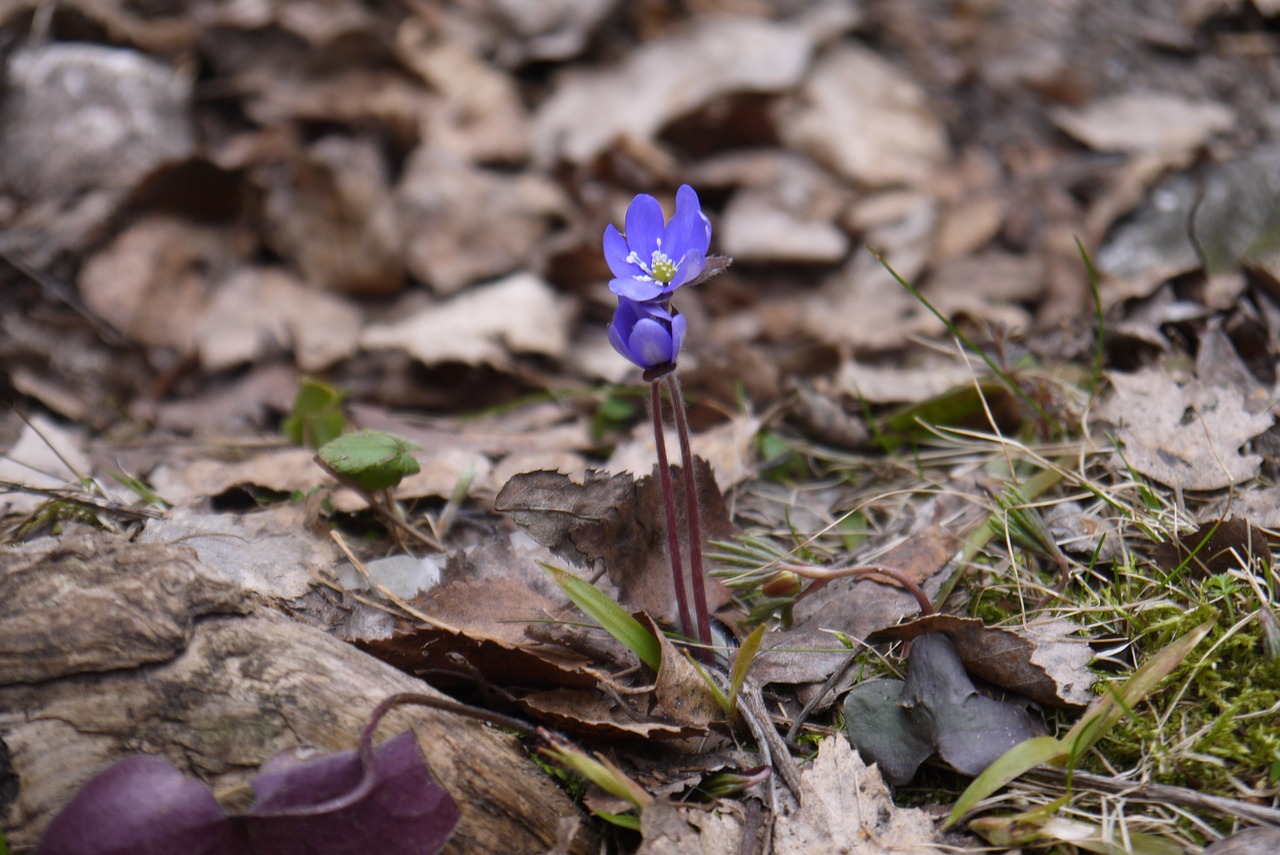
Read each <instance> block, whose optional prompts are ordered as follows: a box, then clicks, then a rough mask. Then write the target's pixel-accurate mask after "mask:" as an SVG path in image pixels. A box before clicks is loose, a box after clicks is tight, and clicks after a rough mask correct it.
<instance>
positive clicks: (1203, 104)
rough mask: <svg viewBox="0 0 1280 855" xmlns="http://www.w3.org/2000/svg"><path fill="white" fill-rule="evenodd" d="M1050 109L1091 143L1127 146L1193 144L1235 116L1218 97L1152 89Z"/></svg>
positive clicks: (1105, 148) (1059, 121) (1100, 146)
mask: <svg viewBox="0 0 1280 855" xmlns="http://www.w3.org/2000/svg"><path fill="white" fill-rule="evenodd" d="M1049 115H1050V116H1051V117H1052V118H1053V120H1054V122H1056V123H1057V124H1058V127H1060V128H1062V129H1063V130H1064V131H1066V132H1067V133H1069V134H1071V135H1072V136H1073V137H1075V138H1076V139H1078V140H1080V141H1081V142H1083V143H1084V144H1086V145H1088V146H1089V147H1090V148H1093V149H1096V150H1098V151H1127V152H1148V151H1166V150H1169V149H1187V148H1195V147H1196V146H1198V145H1201V144H1202V143H1204V142H1206V141H1207V140H1208V139H1209V138H1210V137H1212V136H1213V135H1214V134H1216V133H1221V132H1223V131H1227V130H1230V129H1231V128H1232V127H1234V126H1235V121H1236V117H1235V113H1234V112H1233V111H1232V110H1231V108H1230V107H1226V106H1224V105H1223V104H1222V103H1220V102H1218V101H1193V100H1191V99H1188V98H1184V97H1181V96H1178V95H1172V94H1162V93H1154V92H1142V93H1136V92H1135V93H1127V94H1124V95H1117V96H1116V97H1114V98H1106V99H1102V100H1099V101H1094V102H1092V103H1090V104H1088V105H1086V106H1084V107H1082V108H1080V109H1070V108H1066V107H1058V108H1055V109H1051V110H1050V111H1049Z"/></svg>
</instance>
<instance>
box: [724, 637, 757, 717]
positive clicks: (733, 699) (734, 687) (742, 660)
mask: <svg viewBox="0 0 1280 855" xmlns="http://www.w3.org/2000/svg"><path fill="white" fill-rule="evenodd" d="M762 638H764V624H760V625H759V626H758V627H756V628H755V629H754V630H752V632H751V634H750V635H748V636H747V640H746V641H744V642H742V646H741V647H739V648H738V655H737V656H735V657H733V668H732V669H730V671H729V710H728V712H729V714H730V715H733V708H734V707H735V706H737V703H738V692H739V691H740V690H741V689H742V684H743V683H745V682H746V680H747V672H748V671H750V670H751V663H752V662H754V661H755V658H756V651H758V650H759V649H760V639H762Z"/></svg>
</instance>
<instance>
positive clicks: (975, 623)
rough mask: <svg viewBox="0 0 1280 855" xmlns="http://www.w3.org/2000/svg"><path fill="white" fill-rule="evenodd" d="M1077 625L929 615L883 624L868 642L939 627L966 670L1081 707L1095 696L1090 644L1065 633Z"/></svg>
mask: <svg viewBox="0 0 1280 855" xmlns="http://www.w3.org/2000/svg"><path fill="white" fill-rule="evenodd" d="M1076 629H1077V628H1076V627H1075V626H1074V625H1073V624H1071V623H1069V622H1067V621H1053V622H1051V623H1048V624H1044V625H1042V626H1039V627H1024V628H1023V629H1022V631H1021V633H1019V632H1014V631H1012V630H1008V629H999V628H996V627H989V626H986V625H985V624H983V622H982V621H980V620H978V619H977V618H965V617H960V616H958V615H929V616H928V617H922V618H918V619H916V620H913V621H908V622H907V623H903V624H899V625H898V626H894V627H889V628H887V629H881V630H878V631H876V632H873V633H871V634H870V635H868V636H867V641H868V642H870V643H872V644H878V643H881V642H885V641H905V640H908V639H915V638H920V637H921V636H924V635H927V634H928V633H933V632H940V633H942V634H944V635H946V636H947V637H948V638H950V639H951V641H952V643H953V644H954V645H955V649H956V654H957V655H958V656H959V657H960V661H961V662H963V663H964V667H965V669H966V670H967V671H968V672H969V673H970V674H973V675H974V676H976V677H981V678H982V679H984V680H986V681H987V682H989V683H991V684H993V685H996V686H999V687H1000V688H1002V689H1008V690H1009V691H1010V692H1015V693H1017V694H1019V695H1022V696H1023V697H1026V698H1030V699H1031V700H1033V701H1038V702H1039V703H1042V704H1048V705H1050V706H1067V707H1081V706H1085V705H1087V704H1088V703H1089V701H1091V700H1092V699H1093V696H1092V694H1090V692H1089V687H1090V686H1091V685H1093V675H1092V674H1090V673H1089V670H1088V668H1087V667H1086V666H1087V665H1088V663H1089V661H1090V660H1091V659H1092V658H1093V650H1092V649H1091V648H1090V647H1089V645H1088V644H1085V643H1083V642H1082V641H1079V640H1073V639H1071V638H1069V637H1068V636H1070V634H1071V633H1073V632H1075V631H1076Z"/></svg>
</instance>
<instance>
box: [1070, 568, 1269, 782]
mask: <svg viewBox="0 0 1280 855" xmlns="http://www.w3.org/2000/svg"><path fill="white" fill-rule="evenodd" d="M1206 587H1207V586H1206ZM1206 587H1202V588H1201V589H1200V590H1201V591H1204V590H1205V589H1206ZM1208 610H1209V604H1208V603H1203V602H1202V603H1201V604H1200V606H1199V607H1198V608H1194V609H1190V610H1187V611H1185V612H1182V613H1181V614H1178V615H1175V616H1169V615H1167V614H1166V615H1165V616H1164V617H1163V618H1162V619H1157V620H1152V621H1149V622H1148V625H1147V626H1146V627H1145V628H1144V629H1143V631H1142V634H1143V637H1142V638H1141V639H1140V640H1141V646H1142V649H1143V650H1144V651H1155V650H1158V649H1160V647H1161V646H1163V645H1164V644H1166V643H1168V641H1169V640H1171V639H1172V638H1174V637H1177V636H1178V635H1179V634H1180V633H1181V632H1185V631H1186V630H1187V629H1189V628H1190V627H1191V626H1194V625H1195V624H1196V623H1197V622H1198V621H1200V620H1202V619H1203V617H1204V615H1205V613H1207V611H1208ZM1135 618H1136V619H1135V621H1134V623H1138V624H1140V623H1143V621H1142V620H1141V617H1140V616H1138V615H1135ZM1199 652H1200V655H1198V656H1193V657H1191V658H1189V659H1188V660H1187V661H1186V662H1184V663H1183V664H1182V665H1180V666H1179V667H1178V668H1177V670H1175V671H1174V672H1173V673H1172V674H1171V675H1170V676H1169V678H1168V679H1167V680H1165V682H1164V683H1163V685H1162V686H1161V687H1160V688H1159V689H1158V690H1157V691H1156V692H1154V693H1152V695H1151V696H1150V697H1149V698H1148V700H1147V702H1146V703H1145V704H1143V705H1142V706H1141V707H1139V708H1138V709H1137V710H1135V713H1136V716H1135V717H1130V718H1126V719H1124V720H1122V721H1121V722H1120V723H1118V724H1117V725H1116V727H1115V728H1114V729H1113V730H1112V732H1111V733H1110V734H1109V735H1108V737H1107V738H1106V739H1105V740H1103V742H1102V743H1101V744H1100V745H1099V751H1100V753H1101V757H1094V758H1092V759H1090V760H1088V761H1087V763H1088V764H1089V765H1090V766H1091V767H1092V768H1093V769H1094V770H1095V771H1099V772H1105V771H1106V768H1105V766H1104V765H1103V763H1102V758H1105V759H1106V761H1107V762H1108V763H1109V764H1110V765H1111V767H1112V768H1114V769H1127V768H1131V767H1134V766H1138V765H1141V764H1144V763H1145V764H1146V765H1147V766H1148V768H1149V769H1150V770H1151V773H1152V779H1153V780H1154V781H1156V782H1158V783H1165V784H1174V785H1177V786H1182V787H1189V788H1191V789H1194V790H1197V791H1199V792H1204V793H1211V794H1216V795H1223V796H1231V797H1238V796H1239V795H1240V791H1239V789H1238V787H1237V785H1236V782H1238V783H1241V784H1243V785H1245V786H1247V787H1259V788H1265V787H1269V786H1274V784H1275V783H1276V772H1277V770H1278V769H1280V730H1277V728H1276V720H1277V710H1280V661H1278V660H1274V659H1270V658H1268V657H1267V656H1265V655H1264V653H1263V648H1262V628H1261V625H1260V623H1259V622H1257V621H1256V620H1248V621H1245V622H1244V623H1243V624H1236V625H1233V624H1231V623H1230V622H1229V621H1225V620H1224V621H1222V622H1220V624H1219V626H1218V627H1216V628H1215V629H1214V630H1213V631H1212V632H1211V633H1210V634H1209V636H1208V637H1207V638H1206V639H1205V640H1204V641H1203V642H1202V643H1201V645H1200V647H1199Z"/></svg>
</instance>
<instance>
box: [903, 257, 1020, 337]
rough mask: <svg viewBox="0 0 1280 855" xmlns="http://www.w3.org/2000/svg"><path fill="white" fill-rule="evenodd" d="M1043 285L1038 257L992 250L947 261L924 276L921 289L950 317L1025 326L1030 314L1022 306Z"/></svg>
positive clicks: (1010, 326)
mask: <svg viewBox="0 0 1280 855" xmlns="http://www.w3.org/2000/svg"><path fill="white" fill-rule="evenodd" d="M1044 286H1045V269H1044V264H1043V263H1042V262H1041V260H1040V259H1039V258H1038V257H1037V256H1035V255H1028V254H1021V255H1013V254H1012V253H1007V252H1000V251H991V252H983V253H979V254H978V255H972V256H968V257H965V258H955V259H952V260H950V261H947V262H944V263H943V264H941V265H940V266H939V267H937V268H936V269H935V270H934V271H933V272H932V273H931V274H930V275H929V277H928V279H926V280H925V283H924V288H923V289H922V293H923V294H924V295H925V296H926V297H927V298H928V299H929V302H931V303H933V305H934V306H935V307H936V308H937V309H938V311H940V312H942V313H943V314H945V315H947V316H948V317H952V318H954V317H956V316H957V315H960V314H967V315H968V316H970V317H971V318H975V319H980V320H983V321H986V322H989V323H991V324H999V325H1002V326H1004V327H1007V328H1010V329H1021V330H1025V329H1027V328H1029V327H1030V325H1031V316H1030V314H1029V313H1028V312H1027V310H1026V309H1024V308H1023V307H1022V306H1021V305H1019V304H1032V303H1034V302H1035V301H1036V300H1038V299H1039V298H1040V297H1042V296H1043V294H1044Z"/></svg>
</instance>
